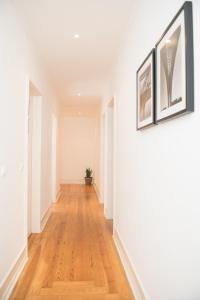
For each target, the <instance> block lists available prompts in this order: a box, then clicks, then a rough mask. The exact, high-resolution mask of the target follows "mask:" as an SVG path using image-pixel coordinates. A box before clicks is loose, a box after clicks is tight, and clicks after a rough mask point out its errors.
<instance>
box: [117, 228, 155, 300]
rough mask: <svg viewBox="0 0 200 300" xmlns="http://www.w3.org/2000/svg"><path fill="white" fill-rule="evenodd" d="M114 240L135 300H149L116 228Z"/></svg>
mask: <svg viewBox="0 0 200 300" xmlns="http://www.w3.org/2000/svg"><path fill="white" fill-rule="evenodd" d="M113 239H114V243H115V246H116V248H117V251H118V254H119V256H120V259H121V262H122V264H123V267H124V270H125V273H126V276H127V279H128V281H129V284H130V287H131V289H132V291H133V294H134V297H135V300H148V299H149V298H148V297H147V295H146V293H145V291H144V288H143V286H142V284H141V281H140V280H139V277H138V275H137V273H136V271H135V268H134V267H133V263H132V262H131V260H130V258H129V256H128V254H127V251H126V248H125V246H124V243H123V242H122V240H121V238H120V236H119V233H118V232H117V230H116V229H115V228H114V229H113Z"/></svg>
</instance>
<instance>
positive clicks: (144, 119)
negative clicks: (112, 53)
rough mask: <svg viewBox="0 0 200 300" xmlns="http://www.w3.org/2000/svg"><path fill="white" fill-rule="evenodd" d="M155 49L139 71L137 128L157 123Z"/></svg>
mask: <svg viewBox="0 0 200 300" xmlns="http://www.w3.org/2000/svg"><path fill="white" fill-rule="evenodd" d="M154 74H155V50H154V49H153V50H152V51H151V52H150V53H149V55H148V56H147V57H146V59H145V60H144V62H143V63H142V65H141V66H140V67H139V69H138V71H137V130H139V129H142V128H145V127H147V126H150V125H152V124H154V123H155V88H154V86H155V76H154Z"/></svg>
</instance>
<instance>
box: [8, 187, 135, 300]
mask: <svg viewBox="0 0 200 300" xmlns="http://www.w3.org/2000/svg"><path fill="white" fill-rule="evenodd" d="M24 299H27V300H46V299H48V300H54V299H56V300H59V299H60V300H62V299H65V300H90V299H91V300H134V297H133V295H132V293H131V290H130V287H129V284H128V282H127V279H126V276H125V273H124V270H123V267H122V265H121V262H120V260H119V257H118V255H117V252H116V249H115V246H114V243H113V239H112V222H110V221H106V220H105V218H104V215H103V210H102V205H100V203H99V202H98V200H97V197H96V194H95V191H94V189H93V187H92V186H91V187H89V186H84V185H62V186H61V196H60V198H59V201H58V202H57V203H56V204H55V205H54V206H53V209H52V215H51V217H50V219H49V221H48V223H47V225H46V226H45V228H44V230H43V232H42V233H41V234H32V235H31V236H30V238H29V261H28V263H27V266H26V268H25V270H24V271H23V273H22V275H21V277H20V279H19V281H18V283H17V285H16V287H15V289H14V291H13V293H12V295H11V297H10V300H24Z"/></svg>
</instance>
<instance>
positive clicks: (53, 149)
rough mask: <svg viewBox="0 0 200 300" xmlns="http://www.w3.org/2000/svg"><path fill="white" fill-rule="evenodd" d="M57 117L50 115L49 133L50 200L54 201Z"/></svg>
mask: <svg viewBox="0 0 200 300" xmlns="http://www.w3.org/2000/svg"><path fill="white" fill-rule="evenodd" d="M56 175H57V118H56V117H55V116H54V115H52V133H51V180H52V182H51V186H52V191H51V192H52V196H51V202H53V203H55V202H56V196H57V182H56V177H57V176H56Z"/></svg>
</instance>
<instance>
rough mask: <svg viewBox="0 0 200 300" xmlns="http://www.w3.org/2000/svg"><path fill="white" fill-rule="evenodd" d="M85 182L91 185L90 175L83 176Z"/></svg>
mask: <svg viewBox="0 0 200 300" xmlns="http://www.w3.org/2000/svg"><path fill="white" fill-rule="evenodd" d="M85 184H86V185H91V184H92V177H85Z"/></svg>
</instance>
